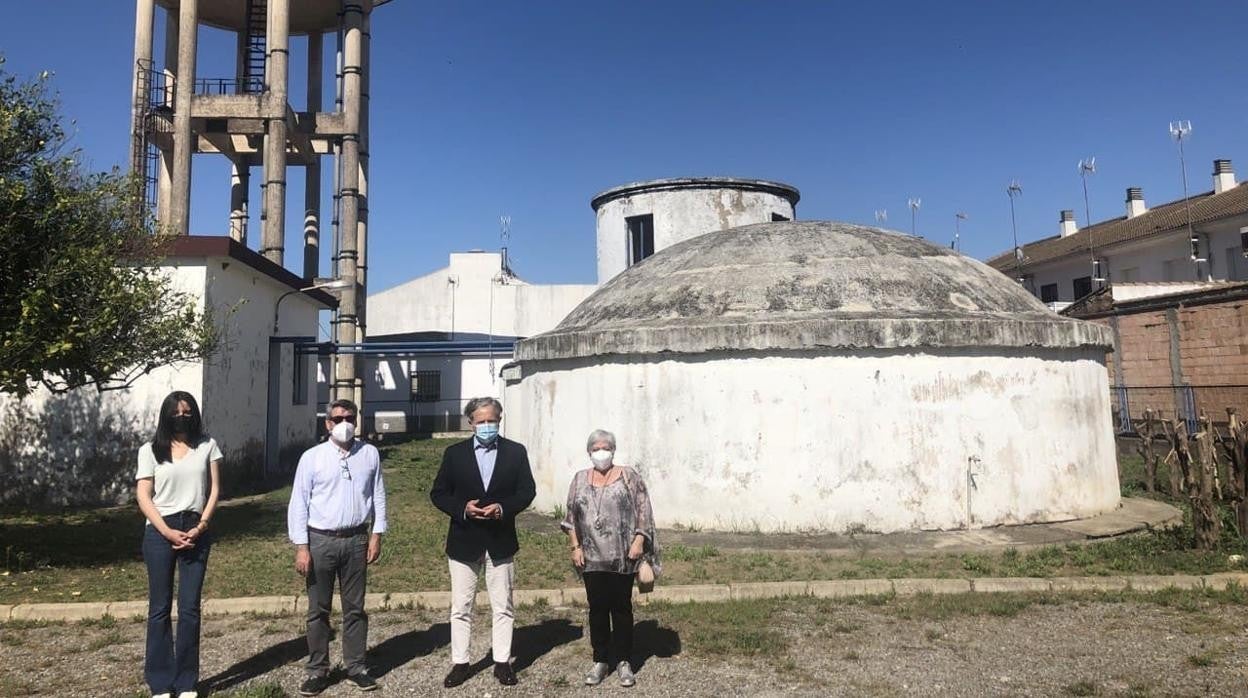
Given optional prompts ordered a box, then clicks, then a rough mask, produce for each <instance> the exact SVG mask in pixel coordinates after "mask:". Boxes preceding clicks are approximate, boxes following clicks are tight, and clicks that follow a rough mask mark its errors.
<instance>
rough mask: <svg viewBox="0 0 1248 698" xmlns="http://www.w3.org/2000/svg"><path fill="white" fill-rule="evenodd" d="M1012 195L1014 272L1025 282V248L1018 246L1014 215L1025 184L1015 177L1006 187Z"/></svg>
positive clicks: (1011, 225) (1011, 216)
mask: <svg viewBox="0 0 1248 698" xmlns="http://www.w3.org/2000/svg"><path fill="white" fill-rule="evenodd" d="M1005 193H1006V194H1007V195H1008V196H1009V197H1010V229H1011V230H1013V231H1014V273H1015V274H1017V275H1018V283H1020V284H1021V283H1023V248H1021V247H1019V246H1018V221H1017V219H1015V217H1014V199H1015V198H1016V197H1019V196H1022V195H1023V185H1021V184H1019V183H1018V180H1017V179H1015V180H1013V181H1011V182H1010V186H1008V187H1006V188H1005Z"/></svg>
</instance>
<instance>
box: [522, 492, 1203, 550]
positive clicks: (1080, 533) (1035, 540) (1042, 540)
mask: <svg viewBox="0 0 1248 698" xmlns="http://www.w3.org/2000/svg"><path fill="white" fill-rule="evenodd" d="M516 520H517V522H518V523H519V524H520V525H521V526H524V527H526V528H529V529H530V530H535V531H551V530H554V529H555V527H557V526H558V522H557V521H555V520H554V519H553V518H551V517H549V516H544V515H542V514H537V513H533V512H525V513H523V514H521V515H520V516H519V517H518V518H517V519H516ZM1182 522H1183V513H1182V512H1181V511H1179V510H1178V509H1177V508H1175V507H1173V506H1170V505H1169V504H1165V503H1163V502H1159V501H1156V500H1154V499H1145V498H1141V497H1125V498H1123V500H1122V505H1121V506H1119V507H1118V508H1117V509H1116V510H1114V511H1111V512H1109V513H1106V514H1102V515H1100V516H1094V517H1092V518H1089V519H1075V520H1072V521H1063V522H1060V523H1045V524H1027V525H1023V526H995V527H992V528H977V529H971V530H959V531H918V532H906V533H856V534H840V533H821V534H812V533H732V532H724V531H688V530H679V529H662V530H660V531H659V541H660V542H661V543H662V544H663V545H664V546H667V547H670V546H673V545H685V546H688V547H691V548H696V547H702V546H704V545H708V546H712V547H715V548H719V549H721V550H739V551H751V550H760V551H762V550H766V551H779V550H793V551H818V552H820V553H826V554H829V555H852V556H855V557H857V556H860V555H870V556H872V557H894V556H896V557H903V556H911V555H924V554H929V555H930V554H933V553H941V554H943V553H967V552H984V551H992V550H995V549H1004V548H1017V549H1019V550H1024V549H1027V548H1035V547H1040V546H1045V545H1055V544H1059V545H1060V544H1065V543H1086V542H1089V541H1094V540H1097V539H1100V538H1109V537H1112V536H1120V535H1124V534H1128V533H1134V532H1137V531H1143V530H1146V529H1150V528H1156V529H1160V528H1169V527H1171V526H1177V525H1179V524H1181V523H1182Z"/></svg>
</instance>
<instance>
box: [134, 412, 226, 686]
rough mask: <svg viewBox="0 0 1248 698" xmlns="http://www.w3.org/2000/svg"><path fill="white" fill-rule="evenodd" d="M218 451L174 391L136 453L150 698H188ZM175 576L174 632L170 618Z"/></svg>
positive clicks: (194, 679)
mask: <svg viewBox="0 0 1248 698" xmlns="http://www.w3.org/2000/svg"><path fill="white" fill-rule="evenodd" d="M220 465H221V449H219V448H218V447H217V442H216V441H214V440H213V439H212V438H211V437H209V436H208V435H207V434H204V432H203V422H202V420H201V418H200V414H199V405H198V404H197V403H196V402H195V398H194V397H192V396H191V394H190V393H186V392H183V391H181V390H175V391H174V392H172V393H169V396H168V397H166V398H165V401H164V402H163V403H161V406H160V417H159V420H158V421H157V425H156V436H155V438H153V439H152V440H151V441H150V442H148V443H145V444H143V446H142V447H140V448H139V467H138V471H137V472H136V474H135V479H136V480H137V481H138V486H137V487H136V491H135V495H136V497H137V498H138V500H139V510H140V511H142V512H143V515H144V516H145V517H147V526H146V530H145V531H144V533H143V561H144V562H145V563H147V587H148V606H147V658H146V660H145V661H144V665H143V676H144V680H145V681H146V682H147V685H148V687H150V688H151V690H152V695H153V696H154V698H170V696H171V695H177V696H178V698H196V696H198V695H199V694H198V693H196V689H195V684H197V683H198V682H199V608H200V592H201V591H202V589H203V586H204V572H205V570H206V568H207V564H208V550H209V548H210V547H211V544H212V541H211V539H210V537H209V536H208V535H207V531H208V522H209V521H210V520H211V519H212V513H213V511H214V510H215V509H216V507H217V496H218V494H219V492H220V487H219V483H220V476H219V471H220ZM175 568H176V569H177V576H178V633H177V640H176V642H175V640H174V637H173V628H172V623H171V621H170V613H171V611H172V610H173V609H172V606H173V577H174V570H175Z"/></svg>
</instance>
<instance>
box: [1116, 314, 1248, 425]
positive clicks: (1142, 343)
mask: <svg viewBox="0 0 1248 698" xmlns="http://www.w3.org/2000/svg"><path fill="white" fill-rule="evenodd" d="M1171 312H1172V313H1173V314H1174V320H1175V324H1176V327H1177V330H1178V340H1179V341H1178V360H1179V368H1180V369H1181V372H1182V383H1185V384H1187V385H1190V386H1192V388H1193V389H1194V391H1193V392H1194V396H1195V400H1196V409H1197V410H1198V411H1199V410H1201V409H1204V410H1207V411H1208V413H1209V415H1210V417H1212V418H1213V419H1215V420H1218V421H1221V420H1222V419H1224V418H1225V415H1226V408H1227V407H1237V408H1239V411H1240V414H1241V415H1248V302H1245V301H1243V300H1236V301H1227V302H1223V303H1211V304H1207V305H1198V306H1192V307H1179V308H1174V309H1172V310H1170V311H1168V310H1165V309H1161V310H1148V311H1145V312H1137V313H1129V314H1122V315H1118V316H1117V322H1118V341H1119V347H1118V352H1117V354H1116V355H1112V354H1111V356H1110V357H1109V359H1108V361H1107V365H1108V368H1109V380H1110V382H1111V383H1114V382H1116V381H1115V373H1114V370H1115V362H1121V363H1122V384H1123V385H1126V386H1127V387H1128V388H1130V391H1129V400H1130V410H1131V414H1132V416H1133V417H1139V416H1140V414H1142V413H1143V411H1144V409H1145V408H1146V407H1151V408H1153V409H1154V410H1159V411H1161V412H1162V413H1163V414H1164V415H1166V416H1173V415H1174V413H1175V399H1176V398H1175V395H1174V392H1175V391H1173V390H1171V389H1169V388H1166V387H1152V386H1170V385H1172V384H1173V383H1174V380H1173V369H1172V357H1171V329H1170V319H1169V318H1168V317H1167V315H1168V314H1170V313H1171ZM1095 321H1096V322H1098V323H1101V324H1105V325H1108V324H1110V320H1109V319H1108V318H1098V319H1097V320H1095ZM1236 386H1238V387H1236Z"/></svg>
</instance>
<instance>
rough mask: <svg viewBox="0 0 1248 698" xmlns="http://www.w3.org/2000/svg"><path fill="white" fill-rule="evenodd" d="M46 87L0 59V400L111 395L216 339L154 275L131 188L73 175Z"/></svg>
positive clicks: (76, 161) (199, 352)
mask: <svg viewBox="0 0 1248 698" xmlns="http://www.w3.org/2000/svg"><path fill="white" fill-rule="evenodd" d="M49 81H50V75H49V74H48V73H47V72H44V73H42V74H40V75H39V76H37V77H36V78H33V79H21V78H18V77H17V76H14V75H12V74H11V73H9V72H8V71H7V70H6V69H5V65H4V59H3V57H0V392H5V393H10V394H15V395H18V396H24V395H26V394H28V393H30V391H31V390H33V389H34V388H35V387H37V386H38V385H39V384H43V385H45V386H46V387H47V388H49V389H50V390H52V391H54V392H65V391H67V390H72V389H75V388H81V387H84V386H94V387H96V388H98V389H100V390H108V389H114V388H120V387H125V386H127V385H130V384H131V383H132V382H133V381H134V380H135V379H136V378H138V377H139V376H141V375H143V374H144V373H147V372H148V371H151V370H152V369H153V368H156V367H158V366H164V365H168V364H172V363H177V362H181V361H192V360H196V359H201V358H204V357H206V356H208V355H209V354H210V353H211V352H212V351H213V350H214V349H215V347H216V343H217V333H216V331H215V330H214V326H213V323H212V321H211V318H209V317H207V315H206V314H205V313H204V312H202V311H200V310H198V309H197V306H198V303H197V302H196V299H194V298H193V297H191V296H190V295H188V294H186V293H182V292H178V291H176V290H175V289H173V288H172V286H171V283H170V280H169V279H168V277H167V276H165V275H164V274H162V273H161V271H160V269H159V268H158V266H157V263H158V261H159V259H160V257H161V256H162V250H163V249H164V248H165V246H166V245H167V244H168V242H169V238H168V237H167V236H162V235H157V234H153V232H152V228H151V225H150V216H149V215H148V214H147V212H146V210H145V209H144V208H143V206H142V205H141V204H140V202H139V201H140V200H139V197H138V192H140V191H141V190H140V189H139V186H140V185H139V184H138V183H137V181H138V180H137V179H136V178H132V177H130V176H127V175H124V174H122V173H121V172H119V171H117V170H116V169H114V170H113V171H111V172H106V173H91V172H87V171H86V170H85V169H84V167H83V166H82V164H81V153H80V152H79V151H77V150H76V149H73V148H71V147H70V146H69V143H68V139H67V136H66V130H65V128H64V126H63V125H62V123H61V119H60V116H59V114H58V108H59V104H58V102H57V100H56V98H55V96H54V95H52V94H51V93H50V91H49Z"/></svg>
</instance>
